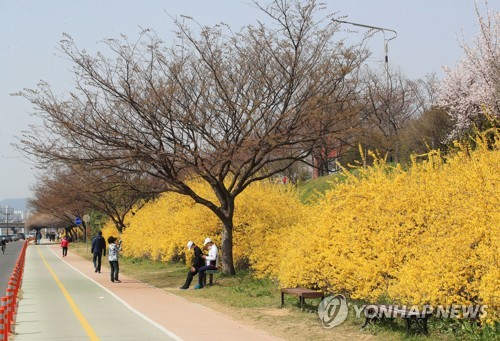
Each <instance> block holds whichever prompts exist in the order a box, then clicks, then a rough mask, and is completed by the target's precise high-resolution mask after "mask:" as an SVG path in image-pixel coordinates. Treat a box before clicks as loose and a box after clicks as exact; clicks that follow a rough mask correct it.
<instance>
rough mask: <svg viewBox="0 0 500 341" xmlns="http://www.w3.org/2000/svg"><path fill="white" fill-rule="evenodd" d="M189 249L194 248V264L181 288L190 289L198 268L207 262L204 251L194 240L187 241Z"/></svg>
mask: <svg viewBox="0 0 500 341" xmlns="http://www.w3.org/2000/svg"><path fill="white" fill-rule="evenodd" d="M187 249H188V250H194V256H193V265H192V266H191V269H189V272H188V274H187V278H186V282H185V283H184V285H183V286H182V287H180V288H179V289H181V290H187V289H189V286H190V285H191V282H192V281H193V277H194V276H195V275H196V274H197V273H198V269H199V268H201V267H202V266H203V265H204V264H205V262H204V260H203V251H201V249H200V248H199V247H198V246H197V245H196V244H195V243H193V242H192V241H189V242H188V243H187Z"/></svg>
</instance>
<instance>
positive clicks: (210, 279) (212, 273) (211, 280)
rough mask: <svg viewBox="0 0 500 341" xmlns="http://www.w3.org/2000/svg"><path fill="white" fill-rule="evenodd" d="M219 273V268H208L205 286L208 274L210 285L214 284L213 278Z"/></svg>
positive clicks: (204, 281) (205, 281)
mask: <svg viewBox="0 0 500 341" xmlns="http://www.w3.org/2000/svg"><path fill="white" fill-rule="evenodd" d="M218 273H219V270H207V271H205V278H203V286H206V285H207V276H209V281H208V283H209V285H210V286H212V285H213V280H214V275H215V274H218Z"/></svg>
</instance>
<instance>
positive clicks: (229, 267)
mask: <svg viewBox="0 0 500 341" xmlns="http://www.w3.org/2000/svg"><path fill="white" fill-rule="evenodd" d="M222 223H223V226H222V245H221V264H222V272H223V273H225V274H226V275H236V270H235V269H234V263H233V219H232V218H227V219H224V220H223V221H222Z"/></svg>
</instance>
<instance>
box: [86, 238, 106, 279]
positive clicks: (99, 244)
mask: <svg viewBox="0 0 500 341" xmlns="http://www.w3.org/2000/svg"><path fill="white" fill-rule="evenodd" d="M90 252H91V253H92V262H93V263H94V270H95V272H98V273H101V258H102V256H104V257H106V241H105V240H104V237H103V236H102V231H99V232H97V235H96V236H95V237H94V238H92V246H91V248H90Z"/></svg>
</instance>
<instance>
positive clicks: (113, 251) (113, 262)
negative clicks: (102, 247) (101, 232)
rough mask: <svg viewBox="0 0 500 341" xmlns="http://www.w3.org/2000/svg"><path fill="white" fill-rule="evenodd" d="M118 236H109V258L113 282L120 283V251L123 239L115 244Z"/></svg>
mask: <svg viewBox="0 0 500 341" xmlns="http://www.w3.org/2000/svg"><path fill="white" fill-rule="evenodd" d="M115 242H116V238H115V237H113V236H110V237H109V238H108V245H109V246H108V260H109V266H110V268H111V282H116V283H120V282H121V281H120V280H119V279H118V274H119V272H120V266H119V264H118V253H119V252H120V251H121V250H122V245H121V241H120V242H119V243H118V244H115Z"/></svg>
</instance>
